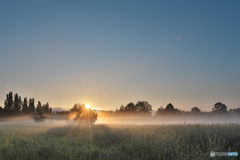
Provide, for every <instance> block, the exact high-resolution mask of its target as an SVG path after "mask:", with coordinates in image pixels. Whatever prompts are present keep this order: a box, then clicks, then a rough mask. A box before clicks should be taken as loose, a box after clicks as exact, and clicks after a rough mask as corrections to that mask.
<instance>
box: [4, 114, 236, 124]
mask: <svg viewBox="0 0 240 160" xmlns="http://www.w3.org/2000/svg"><path fill="white" fill-rule="evenodd" d="M46 117H47V118H46V119H45V121H43V122H35V121H34V119H33V118H32V117H30V116H18V117H9V118H1V119H0V124H8V125H11V124H18V125H28V124H30V125H32V124H34V125H36V126H41V125H47V126H64V125H73V124H75V123H74V120H73V118H74V116H73V115H71V116H70V119H68V116H66V115H46ZM195 123H204V124H212V123H218V124H219V123H240V117H233V116H226V115H217V116H199V115H189V116H182V115H165V116H141V115H117V116H108V115H101V114H100V115H99V116H98V118H97V121H96V122H95V124H135V125H162V124H195Z"/></svg>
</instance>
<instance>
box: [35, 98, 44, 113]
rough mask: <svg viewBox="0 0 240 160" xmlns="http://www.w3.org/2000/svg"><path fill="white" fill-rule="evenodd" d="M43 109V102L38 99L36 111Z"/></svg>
mask: <svg viewBox="0 0 240 160" xmlns="http://www.w3.org/2000/svg"><path fill="white" fill-rule="evenodd" d="M42 111H43V110H42V104H41V102H40V101H38V104H37V108H36V112H38V113H39V112H42Z"/></svg>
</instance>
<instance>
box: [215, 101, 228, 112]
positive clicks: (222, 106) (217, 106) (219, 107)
mask: <svg viewBox="0 0 240 160" xmlns="http://www.w3.org/2000/svg"><path fill="white" fill-rule="evenodd" d="M212 110H213V112H214V113H227V112H228V111H227V106H226V105H225V104H223V103H221V102H218V103H216V104H215V105H214V106H213V109H212Z"/></svg>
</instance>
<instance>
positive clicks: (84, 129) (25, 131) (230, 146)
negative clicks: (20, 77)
mask: <svg viewBox="0 0 240 160" xmlns="http://www.w3.org/2000/svg"><path fill="white" fill-rule="evenodd" d="M15 133H18V134H15ZM0 135H1V139H0V159H8V160H15V159H19V160H23V159H24V160H45V159H51V160H70V159H71V160H78V159H80V160H88V159H89V160H163V159H164V160H167V159H171V160H196V159H213V158H211V157H210V151H215V152H238V153H239V152H240V148H239V145H238V144H239V143H240V126H239V125H238V124H222V125H221V124H211V125H206V124H192V125H190V124H180V125H174V124H172V125H140V126H137V125H120V126H119V125H118V126H111V125H110V126H107V125H89V126H88V125H83V126H81V127H76V126H75V127H74V126H58V125H54V124H51V125H50V124H49V125H41V124H38V125H37V126H36V124H35V125H32V126H31V127H29V126H28V125H23V124H22V125H6V124H0ZM215 158H218V159H219V160H221V159H232V160H233V159H238V158H239V157H215Z"/></svg>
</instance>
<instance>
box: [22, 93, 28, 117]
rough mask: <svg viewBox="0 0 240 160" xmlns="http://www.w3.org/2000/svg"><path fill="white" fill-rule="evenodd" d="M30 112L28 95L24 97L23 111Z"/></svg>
mask: <svg viewBox="0 0 240 160" xmlns="http://www.w3.org/2000/svg"><path fill="white" fill-rule="evenodd" d="M28 112H29V110H28V100H27V97H25V98H24V99H23V103H22V113H24V114H26V113H28Z"/></svg>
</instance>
